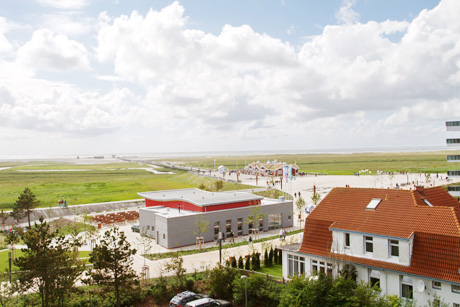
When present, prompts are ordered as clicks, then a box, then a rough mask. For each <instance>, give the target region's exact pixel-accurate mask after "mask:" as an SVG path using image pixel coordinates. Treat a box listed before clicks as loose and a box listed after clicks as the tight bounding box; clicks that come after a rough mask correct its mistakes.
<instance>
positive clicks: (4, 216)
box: [0, 209, 10, 229]
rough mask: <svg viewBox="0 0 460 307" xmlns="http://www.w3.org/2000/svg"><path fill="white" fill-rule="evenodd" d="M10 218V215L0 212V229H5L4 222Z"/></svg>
mask: <svg viewBox="0 0 460 307" xmlns="http://www.w3.org/2000/svg"><path fill="white" fill-rule="evenodd" d="M9 217H10V215H9V214H8V213H6V212H4V211H3V209H2V211H1V212H0V220H1V221H2V229H5V223H6V220H7V219H8V218H9Z"/></svg>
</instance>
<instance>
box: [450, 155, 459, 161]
mask: <svg viewBox="0 0 460 307" xmlns="http://www.w3.org/2000/svg"><path fill="white" fill-rule="evenodd" d="M447 162H460V155H448V156H447Z"/></svg>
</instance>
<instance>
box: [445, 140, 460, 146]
mask: <svg viewBox="0 0 460 307" xmlns="http://www.w3.org/2000/svg"><path fill="white" fill-rule="evenodd" d="M446 143H447V145H460V139H446Z"/></svg>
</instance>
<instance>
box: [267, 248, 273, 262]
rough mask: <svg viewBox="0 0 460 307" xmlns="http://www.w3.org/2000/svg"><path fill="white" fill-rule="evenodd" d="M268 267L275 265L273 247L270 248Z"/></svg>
mask: <svg viewBox="0 0 460 307" xmlns="http://www.w3.org/2000/svg"><path fill="white" fill-rule="evenodd" d="M268 265H269V266H272V265H273V247H270V253H269V254H268Z"/></svg>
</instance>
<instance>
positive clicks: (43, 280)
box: [14, 217, 83, 307]
mask: <svg viewBox="0 0 460 307" xmlns="http://www.w3.org/2000/svg"><path fill="white" fill-rule="evenodd" d="M23 240H24V243H25V244H26V245H27V248H23V249H22V252H23V255H22V256H21V257H18V258H17V259H16V260H15V261H14V264H15V265H16V266H17V267H18V268H19V272H18V283H17V286H18V287H19V289H18V290H20V291H36V292H38V294H39V296H40V299H41V305H42V306H43V307H46V306H64V300H65V298H66V294H67V293H68V292H69V291H70V290H71V289H72V288H73V287H74V284H75V281H76V280H77V278H78V276H79V275H80V274H81V272H82V267H83V266H82V264H81V262H80V261H78V260H77V259H76V258H75V257H74V254H73V252H72V244H71V242H69V240H67V239H66V238H65V237H64V236H61V235H59V233H58V232H57V231H56V232H50V227H49V224H48V223H46V222H44V221H43V217H40V224H37V223H35V227H34V228H29V229H28V231H27V232H26V233H25V234H24V236H23Z"/></svg>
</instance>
